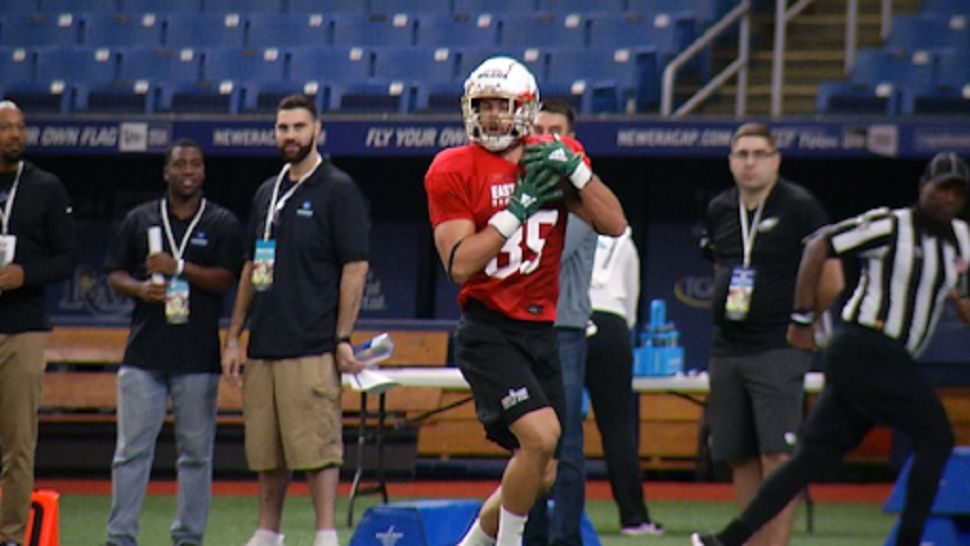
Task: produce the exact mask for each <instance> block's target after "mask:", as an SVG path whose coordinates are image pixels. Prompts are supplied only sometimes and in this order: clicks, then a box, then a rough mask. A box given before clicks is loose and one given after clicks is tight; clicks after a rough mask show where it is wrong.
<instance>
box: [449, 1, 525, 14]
mask: <svg viewBox="0 0 970 546" xmlns="http://www.w3.org/2000/svg"><path fill="white" fill-rule="evenodd" d="M536 1H537V0H454V3H453V4H452V7H451V10H452V12H454V13H459V14H462V15H478V14H479V13H491V14H492V15H525V14H528V13H532V12H534V11H535V10H536Z"/></svg>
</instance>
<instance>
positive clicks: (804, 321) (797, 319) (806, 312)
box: [789, 309, 815, 326]
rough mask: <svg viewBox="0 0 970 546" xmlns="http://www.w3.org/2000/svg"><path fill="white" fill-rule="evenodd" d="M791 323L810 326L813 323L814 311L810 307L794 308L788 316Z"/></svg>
mask: <svg viewBox="0 0 970 546" xmlns="http://www.w3.org/2000/svg"><path fill="white" fill-rule="evenodd" d="M789 320H791V322H792V324H797V325H799V326H811V325H812V324H814V323H815V311H812V310H811V309H795V310H793V311H792V312H791V315H790V316H789Z"/></svg>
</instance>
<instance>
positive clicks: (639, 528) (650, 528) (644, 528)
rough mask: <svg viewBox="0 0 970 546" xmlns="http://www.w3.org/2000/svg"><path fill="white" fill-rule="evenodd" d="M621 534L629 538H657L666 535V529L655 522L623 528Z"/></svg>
mask: <svg viewBox="0 0 970 546" xmlns="http://www.w3.org/2000/svg"><path fill="white" fill-rule="evenodd" d="M620 533H621V534H624V535H626V536H629V537H638V536H648V535H649V536H655V537H658V536H660V535H662V534H664V528H663V526H662V525H660V524H659V523H657V522H655V521H645V522H643V523H641V524H640V525H631V526H630V527H623V528H621V529H620Z"/></svg>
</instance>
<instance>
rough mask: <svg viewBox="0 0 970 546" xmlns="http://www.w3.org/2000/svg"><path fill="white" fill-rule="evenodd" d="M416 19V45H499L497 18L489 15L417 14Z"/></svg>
mask: <svg viewBox="0 0 970 546" xmlns="http://www.w3.org/2000/svg"><path fill="white" fill-rule="evenodd" d="M416 19H417V26H418V28H417V35H416V38H415V44H416V45H418V46H423V47H429V46H430V47H442V46H444V47H479V48H487V47H494V46H496V45H497V44H498V26H499V25H498V19H497V18H496V17H493V16H492V15H488V14H484V15H477V16H474V17H462V16H457V15H452V14H446V13H435V14H422V15H418V16H416Z"/></svg>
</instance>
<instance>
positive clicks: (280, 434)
mask: <svg viewBox="0 0 970 546" xmlns="http://www.w3.org/2000/svg"><path fill="white" fill-rule="evenodd" d="M340 389H341V385H340V374H339V373H338V372H337V366H336V363H335V362H334V359H333V354H332V353H324V354H322V355H319V356H305V357H300V358H288V359H283V360H253V359H251V360H249V361H247V362H246V367H245V370H244V371H243V416H244V417H245V423H246V460H247V462H248V464H249V468H250V469H251V470H254V471H257V472H259V471H264V470H276V469H284V468H285V469H289V470H317V469H321V468H325V467H328V466H340V464H341V463H342V462H343V439H342V438H341V434H342V410H341V400H340V395H341V392H340Z"/></svg>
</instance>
